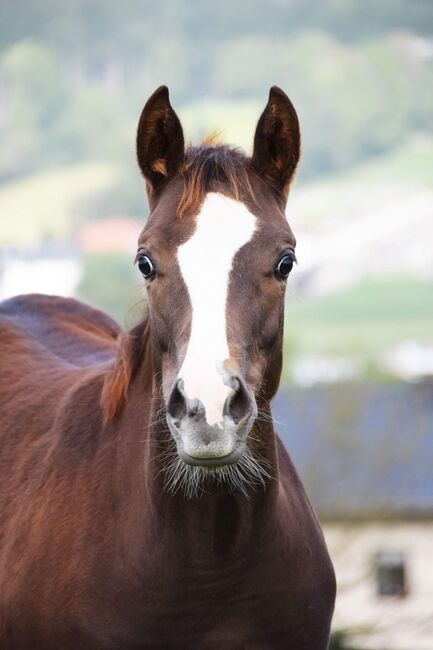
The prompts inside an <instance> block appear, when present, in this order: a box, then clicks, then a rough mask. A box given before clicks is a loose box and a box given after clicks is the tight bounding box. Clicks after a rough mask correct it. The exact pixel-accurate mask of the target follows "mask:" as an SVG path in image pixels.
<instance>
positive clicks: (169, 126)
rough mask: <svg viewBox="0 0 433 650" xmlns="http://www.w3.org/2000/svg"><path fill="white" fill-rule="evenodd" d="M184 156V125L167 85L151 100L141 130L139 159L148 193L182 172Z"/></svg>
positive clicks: (138, 145) (141, 123)
mask: <svg viewBox="0 0 433 650" xmlns="http://www.w3.org/2000/svg"><path fill="white" fill-rule="evenodd" d="M183 157H184V140H183V131H182V126H181V123H180V121H179V118H178V116H177V115H176V113H175V112H174V110H173V108H172V106H171V104H170V100H169V94H168V88H167V86H160V87H159V88H157V89H156V90H155V92H154V93H153V95H151V97H149V99H148V100H147V102H146V104H145V106H144V108H143V110H142V112H141V116H140V121H139V122H138V128H137V159H138V164H139V166H140V169H141V171H142V173H143V176H144V177H145V179H146V180H147V182H148V190H149V191H150V192H154V191H155V190H157V189H158V188H159V187H160V185H161V184H163V183H164V181H166V180H169V179H170V178H171V177H173V176H174V175H175V174H176V173H177V172H178V170H179V167H180V165H181V163H182V161H183Z"/></svg>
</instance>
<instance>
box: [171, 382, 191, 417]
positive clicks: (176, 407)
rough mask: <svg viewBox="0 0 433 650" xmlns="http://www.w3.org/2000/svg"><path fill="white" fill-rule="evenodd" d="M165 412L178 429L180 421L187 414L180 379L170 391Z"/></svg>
mask: <svg viewBox="0 0 433 650" xmlns="http://www.w3.org/2000/svg"><path fill="white" fill-rule="evenodd" d="M167 411H168V413H169V414H170V416H171V417H172V418H173V420H175V422H174V424H175V426H176V427H177V428H179V427H180V420H181V419H182V418H183V417H184V416H185V415H186V414H187V404H186V399H185V396H184V394H183V391H182V380H181V379H178V381H177V382H176V384H175V386H174V388H173V390H172V391H171V395H170V399H169V400H168V405H167Z"/></svg>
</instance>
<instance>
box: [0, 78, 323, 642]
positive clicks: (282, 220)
mask: <svg viewBox="0 0 433 650" xmlns="http://www.w3.org/2000/svg"><path fill="white" fill-rule="evenodd" d="M136 146H137V159H138V164H139V167H140V169H141V172H142V174H143V176H144V179H145V184H146V188H147V195H148V203H149V210H150V212H149V217H148V219H147V221H146V224H145V227H144V229H143V231H142V233H141V235H140V237H139V241H138V250H137V256H136V260H135V261H136V264H137V273H140V274H141V275H142V276H143V284H144V286H145V292H146V294H147V308H146V310H145V314H144V316H143V319H142V320H141V322H140V323H139V324H138V325H137V326H135V327H133V328H132V329H131V330H130V331H123V330H121V328H120V327H119V326H118V325H117V324H116V322H114V321H113V320H112V319H111V318H110V317H109V316H107V315H105V314H104V313H102V312H101V311H98V310H96V309H94V308H92V307H90V306H87V305H85V304H83V303H81V302H78V301H76V300H74V299H70V298H61V297H53V296H43V295H37V294H34V295H26V296H19V297H16V298H12V299H9V300H7V301H5V302H4V303H3V304H2V305H1V307H0V332H1V335H0V349H1V353H0V363H1V372H0V404H1V409H0V432H1V433H0V436H1V444H0V470H1V473H0V476H1V479H0V647H1V648H2V650H30V649H31V650H39V649H40V650H42V649H43V650H78V649H80V650H95V649H97V650H117V649H118V650H120V649H122V650H158V649H160V650H182V649H185V650H186V649H188V650H191V649H198V650H221V649H222V650H241V649H245V650H271V649H272V650H280V649H281V650H283V649H284V650H325V648H326V647H327V644H328V639H329V630H330V623H331V618H332V613H333V607H334V599H335V576H334V571H333V567H332V563H331V560H330V557H329V555H328V551H327V548H326V544H325V541H324V537H323V534H322V532H321V529H320V525H319V522H318V519H317V517H316V515H315V513H314V511H313V508H312V506H311V505H310V502H309V500H308V497H307V495H306V493H305V491H304V488H303V486H302V483H301V481H300V479H299V477H298V474H297V472H296V470H295V467H294V465H293V463H292V461H291V459H290V457H289V455H288V453H287V451H286V450H285V449H284V448H283V446H282V443H281V441H280V439H279V438H278V435H277V434H276V432H275V430H274V424H273V419H272V413H271V407H270V401H271V399H272V397H273V395H274V394H275V392H276V390H277V387H278V384H279V380H280V373H281V366H282V347H283V319H284V302H285V288H286V284H287V281H288V277H289V274H290V272H291V270H292V267H293V265H294V263H295V261H296V257H295V238H294V235H293V233H292V230H291V228H290V226H289V224H288V221H287V219H286V216H285V206H286V201H287V196H288V191H289V186H290V182H291V180H292V178H293V175H294V172H295V169H296V166H297V163H298V159H299V155H300V130H299V123H298V118H297V114H296V111H295V109H294V107H293V105H292V103H291V101H290V100H289V98H288V97H287V95H286V94H285V93H284V92H283V91H282V90H281V89H279V88H278V87H275V86H274V87H272V88H271V90H270V93H269V99H268V102H267V104H266V107H265V109H264V111H263V113H262V115H261V117H260V119H259V120H258V123H257V127H256V131H255V136H254V145H253V153H252V155H251V156H247V155H246V154H244V153H242V152H241V151H240V150H237V149H235V148H232V147H230V146H228V145H223V144H219V143H216V142H210V143H209V142H208V143H207V144H206V143H202V144H201V145H199V146H195V147H192V146H190V147H185V144H184V136H183V131H182V126H181V123H180V121H179V118H178V116H177V115H176V113H175V111H174V109H173V108H172V106H171V103H170V99H169V93H168V89H167V87H165V86H161V87H160V88H158V89H157V90H156V91H155V92H154V94H153V95H152V96H151V97H150V98H149V99H148V101H147V103H146V104H145V106H144V108H143V111H142V113H141V117H140V120H139V124H138V130H137V139H136ZM30 272H31V269H30Z"/></svg>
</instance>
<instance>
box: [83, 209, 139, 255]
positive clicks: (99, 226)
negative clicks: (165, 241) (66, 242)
mask: <svg viewBox="0 0 433 650" xmlns="http://www.w3.org/2000/svg"><path fill="white" fill-rule="evenodd" d="M142 228H143V224H140V223H139V222H138V221H135V220H134V219H131V218H129V217H109V218H105V219H98V220H95V221H88V222H87V223H85V224H84V225H83V226H82V227H81V228H80V230H79V231H78V234H77V241H78V245H79V247H80V249H81V250H82V251H83V252H85V253H127V254H130V255H134V254H135V252H136V249H137V240H138V236H139V234H140V232H141V230H142Z"/></svg>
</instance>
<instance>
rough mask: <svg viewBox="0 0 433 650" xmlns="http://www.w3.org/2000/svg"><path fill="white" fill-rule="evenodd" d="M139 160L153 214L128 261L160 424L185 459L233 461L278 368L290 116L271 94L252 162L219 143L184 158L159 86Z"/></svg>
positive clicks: (288, 253) (287, 254) (293, 156)
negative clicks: (134, 275) (139, 279)
mask: <svg viewBox="0 0 433 650" xmlns="http://www.w3.org/2000/svg"><path fill="white" fill-rule="evenodd" d="M137 154H138V160H139V164H140V167H141V169H142V171H143V174H144V176H145V178H146V180H147V187H148V193H149V204H150V209H151V214H150V217H149V219H148V222H147V224H146V227H145V229H144V230H143V232H142V234H141V236H140V239H139V247H138V253H137V262H138V266H139V268H140V271H141V272H142V274H143V275H144V277H145V280H146V287H147V292H148V299H149V310H150V319H151V326H152V333H153V337H154V343H155V350H156V355H157V358H156V365H157V369H158V371H160V379H161V386H162V390H163V395H164V400H165V405H166V417H167V423H168V426H169V428H170V431H171V433H172V435H173V438H174V439H175V441H176V444H177V450H178V454H179V456H180V458H181V459H182V461H184V462H185V463H187V464H189V465H211V466H222V465H227V464H231V463H235V462H237V461H239V460H240V459H241V458H242V456H243V455H244V453H245V449H246V442H247V437H248V433H249V431H250V429H251V427H252V425H253V423H254V420H255V419H256V417H257V413H258V408H257V403H258V402H259V403H260V400H261V399H265V400H269V399H270V398H271V397H272V395H273V394H274V393H275V390H276V388H277V386H278V381H279V377H280V372H281V358H282V356H281V355H282V332H283V310H284V293H285V287H286V281H287V277H288V275H289V273H290V270H291V267H292V265H293V262H294V260H295V255H294V248H295V240H294V237H293V234H292V231H291V229H290V227H289V225H288V223H287V221H286V218H285V214H284V208H285V201H286V197H287V189H288V185H289V181H290V178H291V176H292V174H293V171H294V169H295V166H296V163H297V161H298V156H299V126H298V121H297V118H296V113H295V111H294V108H293V106H292V104H291V103H290V101H289V99H288V98H287V97H286V96H285V95H284V93H283V92H282V91H280V90H279V89H276V88H273V89H272V90H271V93H270V97H269V102H268V105H267V106H266V108H265V111H264V113H263V115H262V117H261V118H260V120H259V123H258V125H257V130H256V135H255V140H254V153H253V156H252V158H251V159H249V158H246V157H244V156H242V155H240V154H239V153H237V152H236V151H233V150H230V149H228V148H226V147H201V148H197V149H190V150H189V151H187V152H186V153H185V152H184V147H183V135H182V129H181V126H180V123H179V120H178V118H177V116H176V114H175V113H174V111H173V109H172V108H171V106H170V103H169V100H168V92H167V89H166V88H164V87H162V88H160V89H158V90H157V91H156V93H154V95H152V97H151V98H150V99H149V101H148V102H147V104H146V106H145V108H144V109H143V113H142V116H141V119H140V123H139V127H138V134H137Z"/></svg>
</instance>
